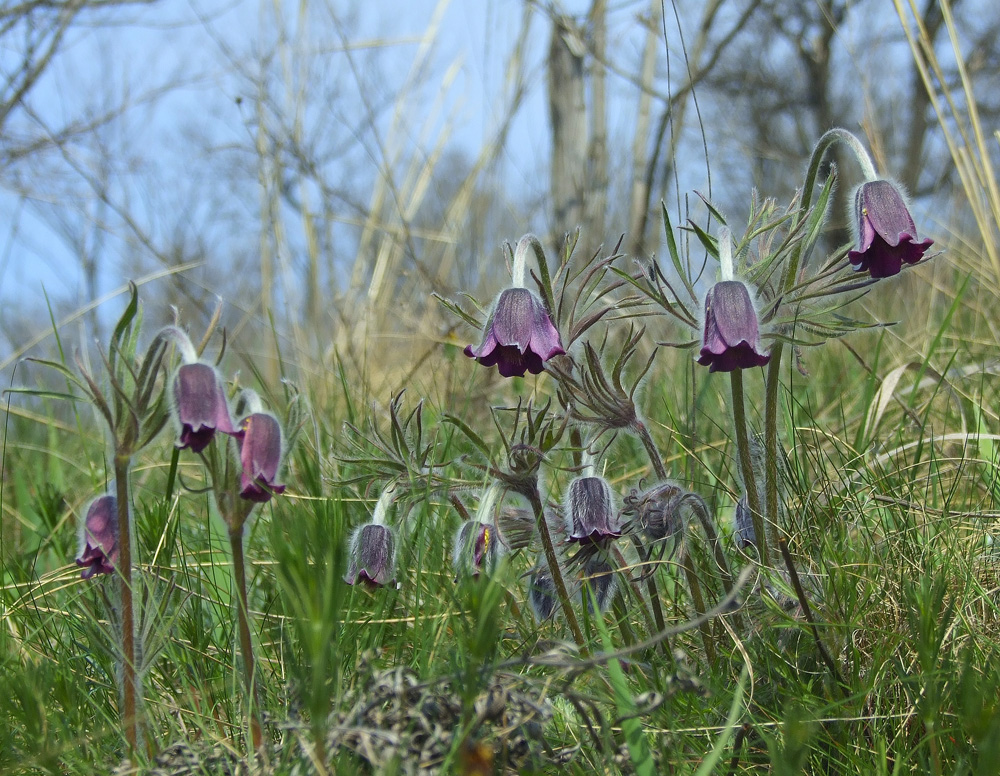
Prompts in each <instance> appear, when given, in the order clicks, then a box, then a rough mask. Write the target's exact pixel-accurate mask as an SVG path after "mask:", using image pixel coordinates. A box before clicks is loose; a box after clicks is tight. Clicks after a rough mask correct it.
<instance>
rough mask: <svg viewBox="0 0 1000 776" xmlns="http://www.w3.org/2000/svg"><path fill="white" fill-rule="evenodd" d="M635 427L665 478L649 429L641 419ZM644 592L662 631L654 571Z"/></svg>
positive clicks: (652, 461)
mask: <svg viewBox="0 0 1000 776" xmlns="http://www.w3.org/2000/svg"><path fill="white" fill-rule="evenodd" d="M632 427H633V428H634V429H635V433H636V434H637V435H638V436H639V440H640V441H641V442H642V446H643V447H644V448H646V455H647V456H648V457H649V462H650V463H651V464H652V465H653V471H655V472H656V476H657V478H658V479H660V480H665V479H667V469H666V467H665V466H664V465H663V459H662V458H660V451H659V450H657V449H656V445H655V444H654V443H653V437H652V436H650V434H649V429H648V428H646V424H645V423H643V422H642V421H641V420H636V421H635V423H633V424H632ZM646 592H647V593H649V605H650V606H652V607H653V617H655V618H656V627H657V629H658V632H660V631H662V630H663V628H664V627H665V625H664V619H663V609H662V607H661V606H660V591H659V590H658V589H657V587H656V576H655V574H654V573H650V574H649V576H647V577H646Z"/></svg>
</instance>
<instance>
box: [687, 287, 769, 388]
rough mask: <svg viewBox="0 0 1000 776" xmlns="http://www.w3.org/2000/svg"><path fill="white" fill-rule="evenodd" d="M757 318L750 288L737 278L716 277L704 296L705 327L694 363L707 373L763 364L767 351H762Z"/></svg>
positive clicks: (767, 358)
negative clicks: (703, 368)
mask: <svg viewBox="0 0 1000 776" xmlns="http://www.w3.org/2000/svg"><path fill="white" fill-rule="evenodd" d="M761 350H762V346H761V343H760V321H758V320H757V310H756V309H755V308H754V306H753V301H752V300H751V299H750V291H749V290H748V289H747V287H746V285H745V284H744V283H743V282H742V281H739V280H720V281H719V282H718V283H716V284H715V285H714V286H712V287H711V288H710V289H709V290H708V294H706V296H705V329H704V333H703V336H702V340H701V354H700V355H699V356H698V363H699V364H701V365H702V366H707V367H708V371H709V372H732V371H733V370H734V369H747V368H749V367H753V366H764V365H765V364H766V363H767V362H768V361H770V360H771V355H770V353H762V352H761Z"/></svg>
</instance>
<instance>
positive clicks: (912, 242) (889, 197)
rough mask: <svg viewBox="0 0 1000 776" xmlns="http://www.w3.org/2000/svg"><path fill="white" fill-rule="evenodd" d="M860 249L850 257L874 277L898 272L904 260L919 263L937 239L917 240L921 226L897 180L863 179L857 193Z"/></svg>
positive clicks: (861, 269) (857, 265) (862, 269)
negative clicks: (896, 183) (897, 186)
mask: <svg viewBox="0 0 1000 776" xmlns="http://www.w3.org/2000/svg"><path fill="white" fill-rule="evenodd" d="M854 207H855V211H856V214H857V227H856V228H857V232H856V233H855V236H856V237H857V240H858V249H857V250H856V251H849V252H848V254H847V257H848V258H849V259H850V260H851V264H853V265H854V269H855V270H857V271H858V272H864V271H865V270H868V272H869V273H870V274H871V276H872V277H873V278H888V277H892V276H893V275H898V274H899V271H900V269H902V267H903V262H904V261H905V262H906V263H907V264H916V263H917V262H918V261H920V259H922V258H923V255H924V253H926V252H927V249H928V248H930V247H931V245H933V244H934V241H933V240H929V239H928V240H923V241H920V242H918V240H917V227H916V224H914V223H913V216H911V215H910V211H909V210H908V209H907V207H906V202H905V201H904V200H903V195H902V193H901V192H900V190H899V189H898V188H896V186H895V184H893V183H891V182H890V181H885V180H874V181H867V182H865V183H862V184H861V186H859V187H858V191H857V194H855V196H854Z"/></svg>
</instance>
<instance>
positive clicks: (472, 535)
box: [452, 520, 500, 578]
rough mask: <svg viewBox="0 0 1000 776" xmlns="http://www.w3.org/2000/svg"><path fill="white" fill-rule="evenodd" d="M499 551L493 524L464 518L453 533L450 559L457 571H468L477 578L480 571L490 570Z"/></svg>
mask: <svg viewBox="0 0 1000 776" xmlns="http://www.w3.org/2000/svg"><path fill="white" fill-rule="evenodd" d="M499 552H500V546H499V542H498V541H497V537H496V532H495V531H494V529H493V526H491V525H489V524H488V523H481V522H479V521H478V520H466V521H465V522H464V523H462V526H461V528H459V529H458V533H457V534H455V547H454V550H453V553H452V560H453V561H454V564H455V570H456V571H458V572H459V573H462V572H463V571H468V572H469V573H470V575H471V576H472V577H473V578H478V577H479V574H480V573H481V572H482V571H484V570H485V571H486V572H487V573H489V571H491V570H492V567H493V565H494V564H495V563H496V560H497V557H498V555H499Z"/></svg>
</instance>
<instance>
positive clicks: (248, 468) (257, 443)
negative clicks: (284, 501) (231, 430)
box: [236, 412, 285, 503]
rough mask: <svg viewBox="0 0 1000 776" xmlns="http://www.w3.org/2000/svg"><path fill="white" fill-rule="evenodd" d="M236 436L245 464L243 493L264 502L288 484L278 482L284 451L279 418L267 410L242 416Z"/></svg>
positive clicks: (242, 477) (249, 497)
mask: <svg viewBox="0 0 1000 776" xmlns="http://www.w3.org/2000/svg"><path fill="white" fill-rule="evenodd" d="M236 437H237V439H239V444H240V462H241V463H242V464H243V472H242V474H241V476H240V495H241V496H242V497H243V498H245V499H247V500H248V501H255V502H257V503H263V502H265V501H268V500H269V499H270V498H271V496H272V495H276V494H279V493H284V492H285V486H284V485H282V484H280V483H279V482H278V481H277V479H278V468H279V467H280V466H281V456H282V454H283V452H284V450H283V447H282V440H281V424H280V423H278V419H277V418H275V417H274V416H273V415H269V414H267V413H266V412H255V413H253V414H252V415H249V416H247V417H246V418H244V419H243V421H242V422H241V423H240V431H239V432H237V434H236Z"/></svg>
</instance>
